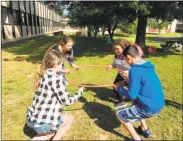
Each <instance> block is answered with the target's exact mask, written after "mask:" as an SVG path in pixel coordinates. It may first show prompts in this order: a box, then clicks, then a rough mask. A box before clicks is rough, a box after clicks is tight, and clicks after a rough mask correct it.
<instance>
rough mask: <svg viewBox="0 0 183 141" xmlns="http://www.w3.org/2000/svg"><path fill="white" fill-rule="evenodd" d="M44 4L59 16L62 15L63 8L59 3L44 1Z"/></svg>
mask: <svg viewBox="0 0 183 141" xmlns="http://www.w3.org/2000/svg"><path fill="white" fill-rule="evenodd" d="M44 4H46V5H48V6H49V8H50V9H54V11H55V12H56V13H58V14H59V15H63V10H64V6H63V4H62V2H61V1H44Z"/></svg>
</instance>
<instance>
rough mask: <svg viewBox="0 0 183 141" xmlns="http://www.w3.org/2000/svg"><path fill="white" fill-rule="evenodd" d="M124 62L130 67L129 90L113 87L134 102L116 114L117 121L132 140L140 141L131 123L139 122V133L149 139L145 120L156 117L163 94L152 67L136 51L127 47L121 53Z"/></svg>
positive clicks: (130, 46)
mask: <svg viewBox="0 0 183 141" xmlns="http://www.w3.org/2000/svg"><path fill="white" fill-rule="evenodd" d="M123 56H124V59H125V61H126V62H127V63H128V64H129V65H130V66H131V69H130V72H129V89H128V90H126V89H124V88H123V87H122V86H115V89H116V90H117V91H118V92H119V93H120V94H121V95H123V96H125V97H127V98H130V99H132V100H133V101H134V105H133V106H131V107H126V108H124V109H120V110H118V111H117V112H116V115H117V117H118V119H119V120H120V121H121V123H122V124H123V125H124V126H125V127H126V129H127V130H128V131H129V133H130V134H131V135H132V137H133V140H141V138H140V137H139V135H138V134H137V132H136V131H135V129H134V127H133V125H132V124H131V123H132V122H136V121H140V123H141V126H140V128H141V131H142V133H143V135H144V136H145V137H146V138H149V137H151V133H150V130H149V129H148V128H147V126H146V123H145V119H146V118H150V117H152V116H155V115H158V114H159V113H160V110H161V109H162V108H163V107H164V104H165V103H164V94H163V90H162V86H161V83H160V80H159V78H158V76H157V74H156V72H155V68H154V65H153V64H152V63H151V62H149V61H145V60H143V59H142V58H141V57H139V55H138V49H137V48H136V47H135V46H132V45H129V46H127V47H126V48H125V49H124V51H123Z"/></svg>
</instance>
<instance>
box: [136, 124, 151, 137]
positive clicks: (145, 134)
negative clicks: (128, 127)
mask: <svg viewBox="0 0 183 141" xmlns="http://www.w3.org/2000/svg"><path fill="white" fill-rule="evenodd" d="M138 131H140V132H141V134H142V135H143V136H144V137H145V138H151V132H150V130H149V129H146V130H145V131H143V130H142V128H141V127H140V126H138Z"/></svg>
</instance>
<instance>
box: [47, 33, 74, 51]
mask: <svg viewBox="0 0 183 141" xmlns="http://www.w3.org/2000/svg"><path fill="white" fill-rule="evenodd" d="M68 42H73V43H74V41H73V40H72V39H71V37H69V36H67V37H65V38H64V39H63V40H62V41H60V42H58V43H56V44H54V45H52V46H51V47H49V48H48V50H47V51H46V54H47V53H48V52H49V51H51V50H53V48H55V47H56V46H58V45H61V46H62V47H63V46H65V45H66V44H67V43H68ZM61 52H62V50H61Z"/></svg>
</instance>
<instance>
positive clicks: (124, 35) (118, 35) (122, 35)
mask: <svg viewBox="0 0 183 141" xmlns="http://www.w3.org/2000/svg"><path fill="white" fill-rule="evenodd" d="M115 36H117V37H130V36H131V35H130V34H129V35H128V34H125V33H118V34H115Z"/></svg>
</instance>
